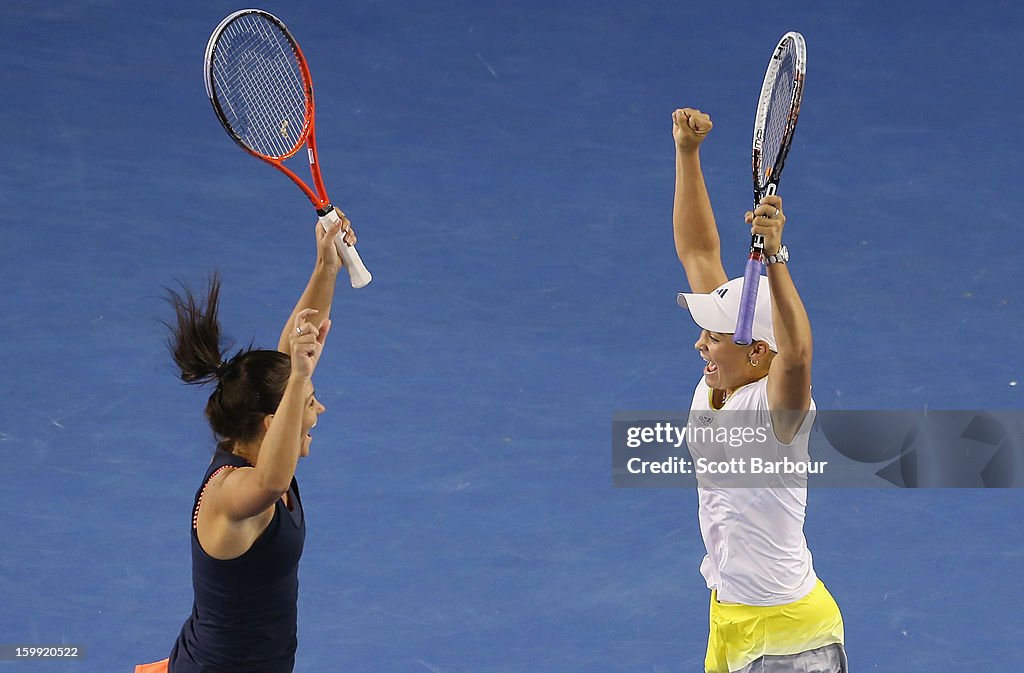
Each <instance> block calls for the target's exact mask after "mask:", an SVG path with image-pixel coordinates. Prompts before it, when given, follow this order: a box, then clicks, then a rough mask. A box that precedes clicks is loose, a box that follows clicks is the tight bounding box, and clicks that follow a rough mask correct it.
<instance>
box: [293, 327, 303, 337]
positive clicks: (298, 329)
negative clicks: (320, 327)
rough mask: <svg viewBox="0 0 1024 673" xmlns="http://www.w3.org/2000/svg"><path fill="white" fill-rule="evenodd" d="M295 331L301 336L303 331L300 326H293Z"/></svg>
mask: <svg viewBox="0 0 1024 673" xmlns="http://www.w3.org/2000/svg"><path fill="white" fill-rule="evenodd" d="M295 333H296V334H298V335H300V336H301V335H302V334H303V333H304V332H303V331H302V328H301V327H296V328H295Z"/></svg>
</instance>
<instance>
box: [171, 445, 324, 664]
mask: <svg viewBox="0 0 1024 673" xmlns="http://www.w3.org/2000/svg"><path fill="white" fill-rule="evenodd" d="M225 465H233V466H235V467H246V466H248V465H249V463H248V462H246V460H245V459H244V458H241V457H239V456H236V455H234V454H232V453H228V452H227V451H219V450H218V451H217V453H216V454H215V455H214V457H213V461H212V462H211V463H210V468H209V469H208V470H207V471H206V476H205V477H203V484H202V486H200V487H199V490H198V491H196V497H195V501H194V503H193V509H192V512H193V521H194V518H195V512H196V508H197V507H198V503H199V497H200V495H201V494H202V492H203V488H204V487H205V486H206V483H207V482H208V481H209V480H210V477H211V476H213V474H214V472H216V471H217V470H219V469H221V468H222V467H224V466H225ZM288 494H289V502H290V503H292V509H291V510H289V509H288V507H286V506H285V504H284V503H283V502H282V501H281V500H280V499H279V500H278V501H277V504H276V505H274V518H273V519H271V521H270V525H269V526H267V529H266V530H265V531H264V532H263V534H262V535H261V536H260V537H259V538H257V540H256V542H254V543H253V545H252V547H250V548H249V550H248V551H246V552H245V553H244V554H242V555H241V556H239V557H238V558H235V559H231V560H229V561H220V560H217V559H215V558H212V557H211V556H209V555H207V553H206V552H205V551H203V548H202V546H200V544H199V538H198V536H197V534H196V528H195V525H194V524H193V525H192V587H193V590H194V592H195V602H194V603H193V606H192V615H191V616H190V617H189V618H188V619H187V620H186V621H185V625H184V626H182V628H181V634H180V635H179V636H178V640H177V642H175V643H174V648H173V649H172V650H171V656H170V662H169V665H168V673H291V672H292V668H293V667H294V665H295V648H296V645H297V640H296V621H297V616H298V595H299V576H298V571H299V558H301V556H302V546H303V543H304V542H305V539H306V521H305V517H304V516H303V514H302V501H301V500H300V498H299V486H298V483H297V482H296V481H295V480H294V479H292V484H291V487H290V488H289V491H288Z"/></svg>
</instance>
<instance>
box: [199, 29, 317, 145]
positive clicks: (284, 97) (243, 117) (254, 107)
mask: <svg viewBox="0 0 1024 673" xmlns="http://www.w3.org/2000/svg"><path fill="white" fill-rule="evenodd" d="M203 75H204V79H205V82H206V95H207V96H209V98H210V102H211V103H212V104H213V109H214V111H215V112H216V114H217V119H219V120H220V123H221V125H222V126H223V127H224V130H226V131H227V132H228V135H230V136H231V138H232V139H234V141H235V142H236V143H238V144H239V145H240V146H241V147H242V149H244V150H245V151H246V152H249V153H250V154H253V155H256V156H258V157H260V158H263V159H268V160H273V161H283V160H284V159H287V158H288V157H290V156H292V155H294V154H295V153H296V152H298V151H299V149H300V148H301V147H302V146H303V144H305V143H306V140H307V139H308V138H309V135H310V133H312V132H313V123H314V105H313V80H312V77H311V76H310V74H309V66H308V65H307V64H306V59H305V57H304V56H303V55H302V50H301V49H300V48H299V44H298V42H296V41H295V38H294V37H292V34H291V33H290V32H289V31H288V28H287V26H285V25H284V22H283V21H281V20H280V19H278V18H277V17H276V16H274V15H273V14H271V13H270V12H266V11H263V10H261V9H243V10H240V11H237V12H234V13H233V14H230V15H228V16H227V17H225V18H224V20H223V21H221V22H220V24H219V25H218V26H217V27H216V28H215V29H214V31H213V34H211V35H210V41H209V42H208V43H207V45H206V57H205V64H204V73H203Z"/></svg>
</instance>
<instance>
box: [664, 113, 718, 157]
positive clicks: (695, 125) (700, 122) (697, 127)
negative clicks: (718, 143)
mask: <svg viewBox="0 0 1024 673" xmlns="http://www.w3.org/2000/svg"><path fill="white" fill-rule="evenodd" d="M713 126H714V124H712V123H711V117H710V116H709V115H706V114H704V113H703V112H701V111H700V110H696V109H694V108H688V107H684V108H680V109H678V110H676V111H675V112H673V113H672V136H673V137H674V138H675V140H676V147H677V148H679V149H680V150H683V151H692V150H696V149H697V148H698V147H700V144H701V143H702V142H704V138H706V137H707V135H708V133H710V132H711V129H712V127H713Z"/></svg>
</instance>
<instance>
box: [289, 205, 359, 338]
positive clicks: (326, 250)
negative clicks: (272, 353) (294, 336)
mask: <svg viewBox="0 0 1024 673" xmlns="http://www.w3.org/2000/svg"><path fill="white" fill-rule="evenodd" d="M337 213H338V215H339V216H340V217H341V221H340V222H338V223H337V224H335V225H334V226H333V227H331V229H329V230H327V231H324V228H323V227H322V226H320V224H319V223H318V224H316V225H315V227H316V233H315V235H316V253H317V255H316V264H315V265H314V266H313V274H312V275H311V276H310V277H309V283H307V284H306V289H305V290H303V292H302V296H300V297H299V301H298V302H296V304H295V308H294V309H293V310H292V312H291V315H289V316H288V320H286V321H285V323H284V329H282V330H281V338H280V339H279V340H278V342H277V350H279V351H281V352H282V353H288V352H289V346H288V337H289V333H290V331H291V330H292V329H293V326H294V324H295V318H296V316H297V315H298V312H299V311H300V310H301V309H306V308H311V309H315V310H316V311H317V313H316V316H315V317H311V321H312V322H313V323H314V324H315V325H317V326H320V325H322V324H323V323H324V321H325V320H327V319H329V318H330V317H331V303H332V302H333V300H334V286H335V285H336V283H337V280H338V272H339V271H340V270H341V267H342V264H343V262H342V261H341V256H340V255H339V254H338V249H337V248H336V247H335V245H334V239H335V237H337V236H340V235H342V234H341V232H342V231H344V236H345V241H346V242H347V243H348V244H349V245H355V243H356V235H355V232H353V231H352V226H351V223H350V222H349V220H348V218H347V217H345V213H343V212H341V211H340V210H339V211H337Z"/></svg>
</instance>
